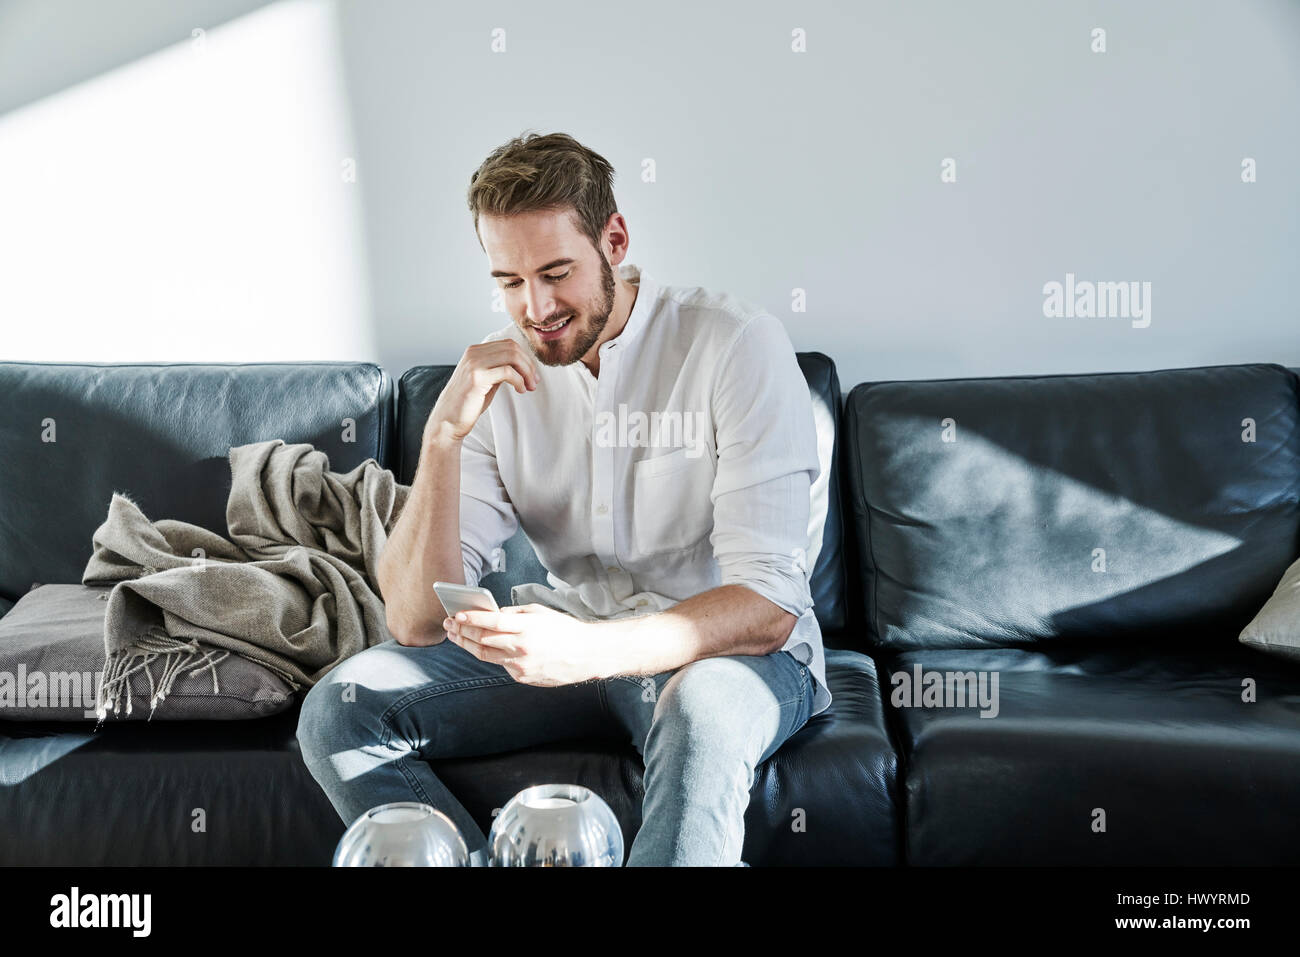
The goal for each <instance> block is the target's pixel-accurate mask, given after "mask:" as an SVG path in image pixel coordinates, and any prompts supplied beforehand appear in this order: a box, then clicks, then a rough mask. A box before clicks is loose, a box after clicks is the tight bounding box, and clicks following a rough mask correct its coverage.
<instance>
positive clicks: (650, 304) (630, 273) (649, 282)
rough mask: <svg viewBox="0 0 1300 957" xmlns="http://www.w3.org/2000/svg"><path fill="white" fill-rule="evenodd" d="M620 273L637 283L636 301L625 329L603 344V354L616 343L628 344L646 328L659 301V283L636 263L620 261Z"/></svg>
mask: <svg viewBox="0 0 1300 957" xmlns="http://www.w3.org/2000/svg"><path fill="white" fill-rule="evenodd" d="M618 274H619V276H621V277H622V278H623V279H624V280H626V281H627V282H631V283H635V284H636V286H637V289H638V291H637V294H636V302H634V303H633V304H632V312H631V313H629V314H628V317H627V322H626V323H625V324H624V326H623V331H622V332H620V333H619V334H618V335H616V336H615V337H614V338H613V339H610V340H609V341H608V342H605V343H602V344H601V347H600V351H601V353H602V354H603V353H604V352H605V350H606V349H607V348H608V347H609V346H612V345H614V343H623V344H624V345H626V344H627V343H629V342H631V341H632V340H633V339H635V338H636V337H637V335H639V334H640V332H641V330H642V329H644V328H645V326H646V323H648V322H649V321H650V317H651V316H652V315H653V314H654V310H655V305H656V303H657V302H658V301H659V284H658V283H657V282H655V280H654V279H653V278H652V277H651V276H650V274H649V273H647V272H645V271H644V270H642V269H641V267H640V266H638V265H636V264H634V263H620V264H619V267H618Z"/></svg>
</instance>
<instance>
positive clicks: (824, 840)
mask: <svg viewBox="0 0 1300 957" xmlns="http://www.w3.org/2000/svg"><path fill="white" fill-rule="evenodd" d="M826 665H827V680H828V681H829V683H830V686H831V693H832V695H834V699H835V700H834V702H833V703H832V705H831V708H830V710H828V711H826V712H824V713H822V714H820V715H818V716H817V717H815V718H813V719H812V720H811V721H810V722H809V723H808V724H807V725H806V726H805V727H804V728H803V729H801V730H800V731H799V732H798V733H797V734H796V735H795V736H793V737H792V738H791V739H790V740H789V741H787V742H786V744H785V745H784V746H783V747H782V749H781V750H780V751H778V752H777V754H776V755H775V756H774V757H773V758H772V759H771V760H769V761H768V762H766V763H765V764H764V765H763V767H762V768H760V770H759V774H758V775H757V776H756V779H755V782H754V787H753V790H752V792H751V795H752V796H751V801H750V807H749V810H748V813H747V815H746V831H747V834H746V842H745V850H744V857H745V860H746V861H748V862H749V863H751V864H798V863H818V864H881V865H892V864H896V863H898V860H899V854H900V851H901V832H900V830H899V824H900V815H899V813H898V806H899V805H898V800H897V774H896V763H895V758H894V749H893V747H892V745H891V743H890V738H889V734H888V731H887V729H886V727H885V723H884V707H883V702H882V700H881V694H880V686H879V684H878V682H877V680H876V672H875V666H874V665H873V663H872V661H871V659H870V658H867V657H866V656H864V655H861V654H858V653H856V652H851V651H834V650H832V651H828V652H827V656H826ZM297 714H298V706H297V705H295V706H294V707H293V708H292V709H291V710H289V711H285V712H283V713H281V714H278V715H274V716H272V717H268V718H260V719H256V720H253V721H243V722H221V723H217V722H187V721H176V722H170V723H167V724H158V723H154V724H148V725H141V724H135V723H132V724H125V723H124V724H118V725H106V726H104V727H103V728H101V729H100V731H98V732H93V733H92V732H91V731H90V730H89V729H73V728H70V726H68V725H66V724H64V725H59V724H56V723H52V722H44V723H41V724H33V723H29V724H17V723H9V724H7V725H3V726H0V865H3V864H86V865H101V864H113V865H135V864H273V863H274V864H327V863H329V860H330V857H331V855H332V853H333V849H334V845H335V844H336V843H337V841H338V839H339V838H340V837H341V836H342V834H343V829H344V826H343V822H342V821H340V820H339V818H338V816H337V814H335V812H334V810H333V808H332V807H331V805H330V804H329V802H328V800H327V799H326V798H325V795H324V793H323V792H321V790H320V788H319V787H318V786H317V785H316V783H315V781H314V780H312V778H311V776H310V774H309V773H308V771H307V769H306V767H305V766H304V765H303V763H302V758H301V755H300V754H299V751H298V745H297V741H296V739H295V736H294V733H295V728H296V723H297ZM434 770H435V771H436V772H437V773H438V774H439V775H440V776H441V777H442V779H443V781H444V782H445V783H446V784H447V786H448V787H449V788H450V789H451V791H452V793H454V794H455V795H456V796H457V797H458V798H459V799H460V800H461V802H462V803H463V804H464V805H465V807H466V808H467V809H468V810H469V811H470V813H471V814H473V815H474V817H475V819H476V820H477V821H478V823H479V826H480V827H481V828H483V830H484V832H485V833H486V832H487V830H488V829H490V828H491V826H492V812H493V810H494V809H497V808H500V807H502V806H503V805H504V804H505V803H506V801H508V800H509V799H510V798H511V797H512V796H513V795H514V794H516V793H517V792H519V791H520V790H522V789H523V788H525V787H527V786H529V785H531V784H538V783H543V782H548V781H564V782H569V783H573V784H580V785H583V786H586V787H589V788H591V789H592V790H594V791H596V792H597V793H598V794H600V795H601V797H603V798H604V799H605V800H606V801H607V802H608V803H609V805H610V807H612V808H613V809H614V812H615V813H616V814H617V815H618V817H619V820H620V822H621V823H622V824H623V829H624V836H625V839H626V841H627V844H628V846H630V842H631V839H632V837H633V836H634V835H635V833H636V830H637V828H638V827H639V826H640V820H641V807H640V806H641V797H642V794H643V791H642V784H641V781H642V765H641V759H640V757H639V755H638V754H637V753H636V751H635V750H633V749H632V748H631V747H630V746H623V745H620V744H617V743H614V742H613V741H610V740H591V741H565V742H557V743H555V744H553V745H550V746H547V747H541V748H535V749H530V750H526V751H517V752H510V753H507V754H499V755H490V756H482V757H475V758H459V759H454V760H446V761H439V762H436V763H435V764H434ZM195 809H202V810H203V812H204V814H203V816H204V820H205V824H206V832H203V833H196V832H194V831H193V830H192V827H191V824H192V821H193V820H194V811H195ZM800 809H802V810H800Z"/></svg>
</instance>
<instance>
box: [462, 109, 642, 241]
mask: <svg viewBox="0 0 1300 957" xmlns="http://www.w3.org/2000/svg"><path fill="white" fill-rule="evenodd" d="M469 209H470V212H471V213H473V214H474V234H475V235H476V236H477V235H478V220H479V216H480V215H481V214H483V213H491V214H492V215H493V216H510V215H513V214H515V213H529V212H533V211H535V210H541V209H553V210H563V209H569V210H571V211H572V218H573V221H574V226H575V227H577V229H578V231H579V232H581V233H582V234H583V235H584V236H586V237H587V238H588V239H589V240H591V245H592V246H593V247H595V248H596V249H597V250H599V249H600V237H601V235H602V234H603V233H604V232H605V224H606V223H608V222H609V217H611V216H613V215H614V214H615V213H617V212H618V206H617V204H616V203H615V202H614V167H612V166H610V165H609V163H608V162H607V161H606V160H605V158H604V157H603V156H601V155H599V154H598V153H595V152H593V151H592V150H589V149H587V147H585V146H583V145H582V144H581V143H579V142H578V141H577V140H575V139H574V138H573V137H572V136H569V135H568V134H567V133H546V134H544V135H543V134H538V133H532V132H527V131H525V133H524V135H523V136H516V137H515V138H514V139H512V140H510V141H509V142H508V143H505V144H503V145H501V146H498V147H497V148H496V149H495V150H493V151H492V153H491V154H490V155H489V156H488V158H487V159H485V160H484V161H483V163H482V165H480V166H479V168H478V169H477V170H475V171H474V174H473V175H472V176H471V177H470V178H469ZM482 245H483V239H482V237H481V236H480V237H479V246H482Z"/></svg>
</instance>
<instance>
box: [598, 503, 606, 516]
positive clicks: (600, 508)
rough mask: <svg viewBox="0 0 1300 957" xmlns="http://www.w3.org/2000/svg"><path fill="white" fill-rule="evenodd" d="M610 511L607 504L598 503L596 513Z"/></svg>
mask: <svg viewBox="0 0 1300 957" xmlns="http://www.w3.org/2000/svg"><path fill="white" fill-rule="evenodd" d="M608 511H609V509H608V508H607V507H606V506H604V505H597V506H596V514H597V515H604V514H605V513H606V512H608Z"/></svg>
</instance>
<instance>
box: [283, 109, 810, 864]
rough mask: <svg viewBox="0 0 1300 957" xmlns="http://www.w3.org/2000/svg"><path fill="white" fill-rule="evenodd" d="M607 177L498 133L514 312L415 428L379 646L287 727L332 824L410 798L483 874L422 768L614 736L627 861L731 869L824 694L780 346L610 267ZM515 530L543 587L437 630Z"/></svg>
mask: <svg viewBox="0 0 1300 957" xmlns="http://www.w3.org/2000/svg"><path fill="white" fill-rule="evenodd" d="M612 179H613V170H612V168H611V167H610V165H609V164H608V163H607V162H606V161H605V160H604V159H603V158H601V157H600V156H599V155H597V154H595V153H593V152H591V151H590V150H588V149H587V148H585V147H583V146H582V145H581V144H579V143H578V142H577V141H575V140H574V139H572V138H571V137H569V136H566V135H564V134H550V135H546V136H538V135H536V134H529V135H528V136H526V137H524V138H522V139H521V138H516V139H514V140H511V141H510V142H509V143H507V144H505V145H504V146H502V147H500V148H499V149H497V150H496V151H494V152H493V153H492V154H491V155H490V156H489V157H488V159H487V160H486V161H484V163H483V165H482V166H480V168H479V169H478V171H477V172H476V173H475V174H474V176H473V177H472V178H471V182H470V191H469V205H470V209H471V211H472V212H473V215H474V226H475V230H476V232H477V234H478V237H479V242H480V245H481V246H482V248H483V249H484V251H485V253H486V254H487V258H488V261H489V265H490V269H491V274H492V276H493V277H494V278H495V279H496V281H497V285H498V288H499V289H500V295H501V298H502V301H503V303H504V304H505V306H506V309H507V311H508V312H509V313H510V316H511V319H512V320H513V322H512V324H510V325H508V326H507V327H506V328H505V329H502V330H500V331H499V332H495V333H493V334H491V335H489V336H487V338H486V339H484V340H483V341H482V342H480V343H478V344H476V345H471V346H470V347H469V348H467V349H466V350H465V353H464V355H463V356H462V357H461V360H460V362H459V363H458V364H457V366H456V369H455V371H454V372H453V374H452V376H451V379H450V380H449V381H448V383H447V385H446V387H445V388H444V389H443V391H442V393H441V395H440V397H439V398H438V401H437V403H436V405H435V406H434V408H433V410H432V412H431V413H430V414H429V417H428V420H427V422H426V424H425V428H424V435H423V443H422V447H421V453H420V461H419V466H418V469H417V472H416V475H415V478H414V481H413V484H412V487H411V494H410V497H409V499H408V501H407V503H406V505H405V507H404V509H403V511H402V513H401V515H400V516H399V518H398V521H397V522H396V524H395V526H394V528H393V530H392V535H391V537H390V539H389V541H388V543H387V544H386V546H385V548H384V551H383V554H382V555H381V557H380V560H379V563H378V572H377V574H378V577H379V585H380V588H381V590H382V593H383V597H384V600H385V604H386V609H387V617H388V627H389V630H390V631H391V632H392V634H393V636H394V639H395V640H394V641H388V642H384V643H382V644H379V645H376V646H374V647H372V648H370V649H368V650H366V651H364V652H362V653H360V654H358V655H354V656H353V657H352V658H350V659H348V660H347V661H345V662H343V664H341V665H340V666H339V667H338V668H336V669H335V670H334V671H333V672H331V674H329V675H328V676H327V677H326V679H325V680H323V681H321V682H320V683H318V684H317V685H316V686H315V687H314V688H313V689H312V691H311V692H310V694H309V695H308V696H307V699H306V701H305V703H304V705H303V710H302V716H301V719H300V723H299V730H298V736H299V740H300V741H301V742H302V750H303V755H304V758H305V760H306V762H307V765H308V767H309V768H310V769H311V771H312V773H313V774H314V775H315V777H316V779H317V780H318V781H319V782H320V784H321V786H322V787H323V788H324V789H325V791H326V793H327V794H328V795H329V798H330V800H331V801H332V802H333V804H334V806H335V808H336V809H337V810H338V812H339V814H340V815H341V816H342V818H343V819H344V821H347V822H351V821H352V820H354V819H355V818H356V817H358V816H359V815H361V814H362V813H363V812H365V811H366V810H367V809H369V808H371V807H374V806H376V805H379V804H384V803H387V802H390V801H411V800H415V801H421V802H424V803H426V804H430V805H432V806H433V807H435V808H437V809H438V810H440V811H442V812H444V813H445V814H447V815H448V816H449V817H450V818H451V819H452V820H453V821H454V822H455V823H456V825H457V826H458V827H459V828H460V830H461V833H462V834H463V835H464V837H465V839H466V842H467V843H468V844H469V845H470V849H471V851H472V852H473V856H474V860H475V863H482V862H483V861H484V858H485V853H484V852H485V848H486V838H485V836H484V834H483V832H482V831H481V830H480V829H479V828H478V826H477V824H476V823H475V822H474V820H473V818H472V817H471V816H470V815H469V814H468V812H467V811H466V810H465V809H464V808H463V807H462V806H461V804H460V803H459V802H458V801H457V800H456V799H455V798H454V797H453V796H452V795H451V793H450V792H449V791H448V790H447V788H446V787H444V786H443V784H442V783H441V782H440V781H439V780H438V778H437V776H436V775H435V774H434V773H433V771H432V770H431V769H430V766H429V762H430V761H432V760H435V759H438V758H444V757H456V756H465V755H475V754H487V753H492V752H501V751H508V750H514V749H518V748H525V747H530V746H533V745H537V744H541V743H543V742H548V741H553V740H558V739H562V738H571V737H583V736H591V735H611V734H613V735H617V736H620V737H622V738H623V739H624V740H630V741H631V743H632V744H633V745H634V746H635V747H636V748H637V749H638V750H639V751H640V753H641V755H642V757H643V759H644V762H645V779H644V780H645V799H644V804H643V814H642V818H643V823H642V826H641V829H640V831H639V832H638V833H637V835H636V839H635V840H634V841H633V843H632V846H631V848H630V850H629V853H628V860H627V863H628V864H629V865H648V864H660V865H688V864H690V865H694V864H703V865H735V864H738V863H741V859H740V856H741V850H742V845H743V839H744V813H745V808H746V806H747V805H748V802H749V790H750V788H751V786H752V784H753V779H754V772H755V769H756V768H757V767H758V765H759V764H760V763H761V762H763V761H765V760H766V759H767V758H768V757H770V756H771V755H772V754H773V753H774V752H775V751H776V749H777V748H778V747H780V746H781V744H782V743H783V742H784V741H785V740H786V739H787V738H789V737H790V735H792V734H794V733H795V732H796V731H798V730H799V729H800V728H801V727H802V726H803V725H804V724H805V723H806V722H807V721H808V719H809V718H810V717H811V716H812V715H814V714H817V713H820V712H821V711H824V710H825V709H826V708H827V706H828V705H829V704H830V694H829V692H828V691H827V689H826V681H825V667H824V663H823V653H822V641H821V633H820V631H819V629H818V625H817V621H816V618H815V617H814V616H813V611H812V598H811V594H810V591H809V581H808V576H809V562H810V558H809V557H808V555H807V551H808V548H809V543H810V540H812V531H813V530H816V529H819V528H820V525H821V523H824V521H825V514H824V507H823V508H822V510H821V514H819V515H811V516H810V511H811V501H810V488H811V483H812V482H813V480H814V479H815V478H816V477H817V475H818V474H819V468H820V467H819V463H818V457H817V437H816V428H815V424H814V419H813V413H812V403H811V399H810V397H809V393H808V387H807V384H806V381H805V380H804V378H803V375H802V373H801V372H800V370H799V366H798V363H797V361H796V360H795V356H794V350H793V348H792V346H791V344H790V340H789V338H788V336H787V335H786V332H785V330H784V327H783V326H782V325H781V322H780V321H779V320H778V319H776V318H775V317H773V316H771V315H769V314H767V313H764V312H762V311H761V310H758V309H754V308H752V307H750V306H748V305H746V304H744V303H742V302H740V301H738V300H736V299H733V298H732V297H730V296H726V295H717V294H712V293H709V292H706V291H704V290H701V289H680V288H673V287H668V286H662V285H660V284H658V283H657V282H655V281H654V280H653V279H652V278H651V277H650V276H648V275H647V274H646V273H644V272H642V271H641V270H640V269H639V268H638V267H636V266H634V265H631V264H627V265H622V266H620V264H621V263H623V260H624V259H625V258H626V257H627V254H628V246H629V236H628V227H627V222H626V221H625V220H624V218H623V216H622V215H621V214H620V213H619V212H618V210H617V207H616V206H615V203H614V196H613V189H612ZM614 267H619V270H618V273H617V274H615V272H614ZM503 386H504V388H503ZM810 518H812V519H813V520H814V521H813V524H812V526H811V528H810ZM521 524H522V527H523V529H524V531H525V532H526V533H527V535H528V537H529V539H530V540H531V542H532V543H533V546H534V548H535V550H536V552H537V555H538V557H539V559H540V560H541V562H542V564H543V565H544V566H545V567H546V569H547V571H548V573H549V574H548V582H549V585H550V586H551V587H544V586H541V585H531V584H530V585H520V586H516V587H515V589H514V591H513V593H512V596H511V598H512V601H514V602H515V603H516V604H513V605H511V606H510V607H508V608H503V609H502V610H501V611H500V612H469V613H462V614H461V615H457V616H456V620H452V619H449V618H447V617H446V612H445V610H444V609H443V607H442V605H441V603H440V602H439V601H438V597H437V595H436V594H435V593H434V591H433V588H432V584H433V582H435V581H439V580H441V581H448V582H464V583H466V584H471V585H473V584H477V583H478V581H479V579H480V577H481V576H482V575H483V573H484V571H485V570H491V568H489V564H490V562H491V558H492V556H499V555H500V554H501V545H502V544H503V543H504V542H505V541H507V540H508V539H509V538H510V537H511V536H512V535H513V534H514V533H515V531H516V529H517V528H518V527H519V526H520V525H521ZM817 540H820V536H819V535H818V536H817ZM444 638H446V639H449V640H446V641H444V640H443V639H444Z"/></svg>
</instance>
